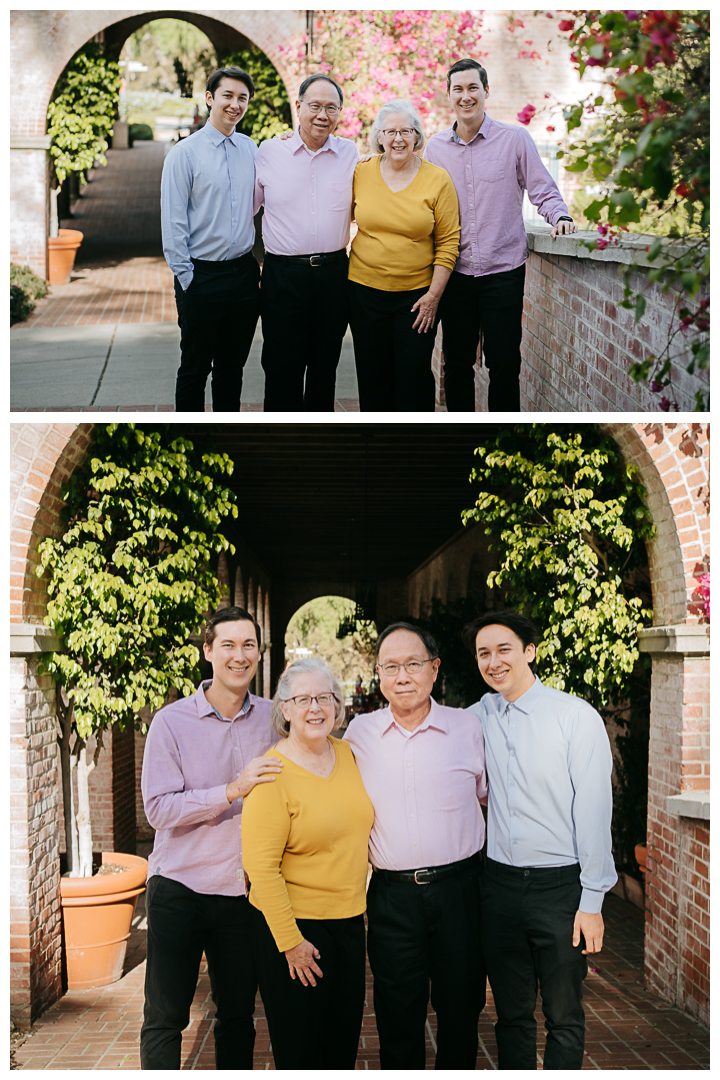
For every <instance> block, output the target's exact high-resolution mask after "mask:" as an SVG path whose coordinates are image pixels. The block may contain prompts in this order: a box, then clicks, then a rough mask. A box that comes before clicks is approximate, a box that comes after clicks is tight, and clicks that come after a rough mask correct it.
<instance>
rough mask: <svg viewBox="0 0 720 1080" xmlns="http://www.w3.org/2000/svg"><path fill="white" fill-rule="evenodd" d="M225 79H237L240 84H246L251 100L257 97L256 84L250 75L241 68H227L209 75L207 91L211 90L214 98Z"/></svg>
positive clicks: (219, 69)
mask: <svg viewBox="0 0 720 1080" xmlns="http://www.w3.org/2000/svg"><path fill="white" fill-rule="evenodd" d="M223 79H237V80H238V82H244V83H245V85H246V86H247V88H248V93H249V94H250V97H251V98H254V97H255V84H254V82H253V81H252V79H251V78H250V76H249V75H248V73H247V71H243V69H242V68H239V67H226V68H218V69H217V71H213V72H211V73H210V75H208V81H207V83H206V86H205V89H206V90H209V91H210V93H211V94H212V96H213V97H215V91H216V90H217V88H218V86H219V85H220V83H221V82H222V80H223Z"/></svg>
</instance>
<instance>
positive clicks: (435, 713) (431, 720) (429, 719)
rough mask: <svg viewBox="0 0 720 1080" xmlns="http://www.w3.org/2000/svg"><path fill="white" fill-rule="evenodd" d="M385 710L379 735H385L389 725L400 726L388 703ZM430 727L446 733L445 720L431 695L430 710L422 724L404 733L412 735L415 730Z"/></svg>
mask: <svg viewBox="0 0 720 1080" xmlns="http://www.w3.org/2000/svg"><path fill="white" fill-rule="evenodd" d="M385 711H386V713H387V716H386V718H385V722H384V724H383V727H382V730H381V732H380V734H381V735H387V733H388V731H389V730H390V728H391V727H397V728H399V727H400V726H401V725H400V724H398V722H397V720H396V719H395V717H394V716H393V713H392V709H391V707H390V706H389V705H388V707H387V709H386V710H385ZM430 727H432V728H435V729H436V730H437V731H442V732H443V734H444V735H447V730H448V729H447V720H446V719H445V717H444V716H443V715H442V713H441V712H440V709H439V708H438V705H437V702H436V701H435V699H434V698H432V697H431V698H430V712H429V713H428V714H427V716H426V717H425V719H424V720H423V722H422V724H420V725H419V726H418V727H416V728H415V731H409V732H408V731H406V734H408V735H414V734H415V732H417V731H425V730H426V729H427V728H430ZM403 731H405V728H403Z"/></svg>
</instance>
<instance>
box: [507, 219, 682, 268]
mask: <svg viewBox="0 0 720 1080" xmlns="http://www.w3.org/2000/svg"><path fill="white" fill-rule="evenodd" d="M525 232H526V233H527V238H528V247H529V248H530V250H531V251H534V252H536V253H537V254H538V255H569V256H571V257H572V258H576V259H590V260H591V261H592V262H606V263H625V264H630V263H633V264H634V265H635V266H662V259H661V258H660V257H658V258H657V259H654V260H653V261H652V262H650V260H649V259H648V252H647V251H646V250H645V248H646V247H649V246H651V245H652V243H653V242H654V241H655V240H657V237H656V236H647V235H645V234H644V233H627V234H626V235H625V236H624V237H623V239H622V240H621V241H620V243H619V244H618V246H617V247H615V246H614V245H611V246H610V247H606V248H604V249H603V250H602V251H599V250H598V249H597V248H596V249H595V251H589V250H588V249H587V248H586V247H583V246H582V244H581V243H580V241H581V240H597V232H596V231H595V229H586V230H581V229H579V230H578V231H577V232H576V233H571V234H570V235H568V236H564V235H560V236H556V237H555V239H554V240H551V238H550V232H551V228H550V226H549V225H526V226H525ZM692 247H693V245H691V244H683V243H680V242H679V241H673V240H668V239H664V242H663V248H664V249H665V253H666V254H667V255H668V257H671V258H673V259H677V258H679V256H680V255H684V254H686V252H688V251H691V250H692Z"/></svg>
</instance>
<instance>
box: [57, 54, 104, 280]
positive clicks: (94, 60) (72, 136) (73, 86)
mask: <svg viewBox="0 0 720 1080" xmlns="http://www.w3.org/2000/svg"><path fill="white" fill-rule="evenodd" d="M104 53H105V46H104V45H102V44H96V43H91V44H88V45H84V46H83V48H82V49H81V50H80V52H78V53H76V54H75V56H74V57H73V58H72V60H71V61H70V63H69V64H68V66H67V67H66V68H65V70H64V71H63V73H62V75H61V76H60V78H59V79H58V82H57V85H56V87H55V93H54V95H53V100H52V101H51V102H50V104H49V105H48V134H49V135H50V140H51V141H50V157H51V159H52V163H53V169H54V173H55V178H56V181H57V186H54V187H51V189H50V236H49V237H48V281H49V283H50V284H51V285H65V284H67V282H68V281H69V280H70V274H71V273H72V268H73V266H74V264H75V256H76V253H77V249H78V248H79V246H80V244H81V243H82V239H83V234H82V233H81V232H80V230H79V229H61V228H59V222H58V213H57V197H58V192H59V191H60V187H61V185H62V183H63V181H64V180H65V178H66V177H67V176H68V175H69V174H70V173H82V172H87V170H89V169H91V168H92V167H93V163H94V162H96V161H97V162H99V163H100V164H101V165H106V164H107V158H106V157H105V151H106V150H107V148H108V138H109V137H110V136H111V135H112V130H113V122H114V119H115V114H116V112H117V103H118V100H119V95H120V67H119V65H118V64H117V63H116V62H115V61H113V60H108V59H106V57H105V55H104Z"/></svg>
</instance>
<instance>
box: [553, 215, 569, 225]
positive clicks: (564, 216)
mask: <svg viewBox="0 0 720 1080" xmlns="http://www.w3.org/2000/svg"><path fill="white" fill-rule="evenodd" d="M572 220H573V219H572V218H571V217H568V216H567V215H566V214H564V215H563V216H562V217H559V218H558V221H572ZM555 224H556V225H557V221H556V222H555Z"/></svg>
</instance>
